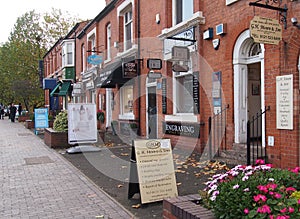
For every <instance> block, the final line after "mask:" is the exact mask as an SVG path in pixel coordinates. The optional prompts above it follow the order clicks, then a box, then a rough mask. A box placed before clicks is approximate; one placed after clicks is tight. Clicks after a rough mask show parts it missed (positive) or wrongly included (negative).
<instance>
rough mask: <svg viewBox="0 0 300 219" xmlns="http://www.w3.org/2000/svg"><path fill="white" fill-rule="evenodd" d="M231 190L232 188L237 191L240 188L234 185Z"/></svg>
mask: <svg viewBox="0 0 300 219" xmlns="http://www.w3.org/2000/svg"><path fill="white" fill-rule="evenodd" d="M232 188H233V189H238V188H240V186H239V184H236V185H234V186H233V187H232Z"/></svg>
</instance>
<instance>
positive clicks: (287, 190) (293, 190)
mask: <svg viewBox="0 0 300 219" xmlns="http://www.w3.org/2000/svg"><path fill="white" fill-rule="evenodd" d="M285 191H286V192H295V191H297V190H296V189H295V188H294V187H287V188H286V189H285Z"/></svg>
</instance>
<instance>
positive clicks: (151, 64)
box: [147, 59, 162, 70]
mask: <svg viewBox="0 0 300 219" xmlns="http://www.w3.org/2000/svg"><path fill="white" fill-rule="evenodd" d="M147 68H149V69H153V70H160V69H161V68H162V61H161V59H147Z"/></svg>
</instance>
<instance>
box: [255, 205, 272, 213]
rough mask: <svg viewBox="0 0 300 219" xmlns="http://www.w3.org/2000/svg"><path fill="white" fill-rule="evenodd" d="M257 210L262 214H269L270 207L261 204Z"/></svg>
mask: <svg viewBox="0 0 300 219" xmlns="http://www.w3.org/2000/svg"><path fill="white" fill-rule="evenodd" d="M257 212H258V213H262V214H265V213H268V214H270V213H271V208H270V207H269V206H268V205H263V206H262V207H259V208H258V209H257Z"/></svg>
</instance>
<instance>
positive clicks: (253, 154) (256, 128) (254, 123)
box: [247, 106, 270, 165]
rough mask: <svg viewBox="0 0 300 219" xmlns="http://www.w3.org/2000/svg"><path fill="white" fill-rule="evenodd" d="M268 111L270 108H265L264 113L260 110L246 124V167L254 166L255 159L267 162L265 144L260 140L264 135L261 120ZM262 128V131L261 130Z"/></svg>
mask: <svg viewBox="0 0 300 219" xmlns="http://www.w3.org/2000/svg"><path fill="white" fill-rule="evenodd" d="M269 110H270V106H268V107H266V108H265V110H264V111H262V110H260V112H257V113H256V115H254V116H252V118H250V119H249V120H248V122H247V165H251V164H252V165H255V162H256V160H257V159H262V160H264V161H265V162H267V150H266V144H265V142H263V140H264V138H262V134H264V133H265V126H263V125H262V122H263V119H262V118H263V115H264V114H266V112H267V111H269ZM263 128H264V130H262V129H263Z"/></svg>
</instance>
